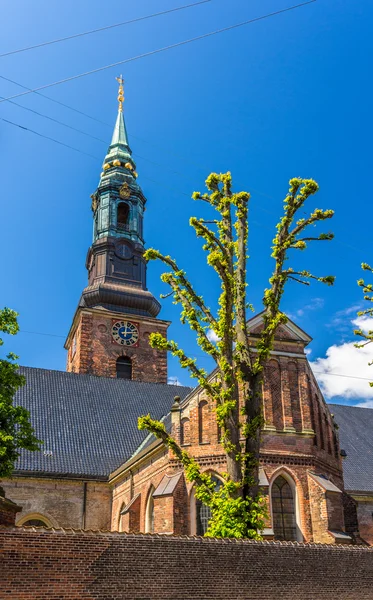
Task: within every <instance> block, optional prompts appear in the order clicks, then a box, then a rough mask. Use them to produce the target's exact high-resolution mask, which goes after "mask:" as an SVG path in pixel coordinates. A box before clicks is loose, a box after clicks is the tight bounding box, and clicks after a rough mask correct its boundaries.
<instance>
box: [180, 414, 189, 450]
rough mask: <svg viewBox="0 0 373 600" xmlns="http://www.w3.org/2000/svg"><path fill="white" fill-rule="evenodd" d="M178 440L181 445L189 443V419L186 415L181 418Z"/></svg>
mask: <svg viewBox="0 0 373 600" xmlns="http://www.w3.org/2000/svg"><path fill="white" fill-rule="evenodd" d="M180 442H181V445H183V444H190V421H189V419H188V418H187V417H185V419H181V423H180Z"/></svg>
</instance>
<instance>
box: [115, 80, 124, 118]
mask: <svg viewBox="0 0 373 600" xmlns="http://www.w3.org/2000/svg"><path fill="white" fill-rule="evenodd" d="M115 79H116V80H117V82H118V83H119V90H118V102H119V112H123V102H124V88H123V84H124V79H123V76H122V75H121V76H120V77H116V78H115Z"/></svg>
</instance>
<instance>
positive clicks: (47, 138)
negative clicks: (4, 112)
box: [0, 117, 98, 160]
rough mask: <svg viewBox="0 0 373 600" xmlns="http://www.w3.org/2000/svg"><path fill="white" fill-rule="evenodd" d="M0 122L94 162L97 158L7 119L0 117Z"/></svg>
mask: <svg viewBox="0 0 373 600" xmlns="http://www.w3.org/2000/svg"><path fill="white" fill-rule="evenodd" d="M0 120H1V121H4V123H9V125H13V126H14V127H18V128H19V129H23V130H24V131H28V132H30V133H33V134H35V135H37V136H39V137H42V138H44V139H46V140H49V141H51V142H54V143H55V144H59V145H60V146H65V148H69V149H70V150H74V151H75V152H79V153H80V154H85V155H86V156H89V157H90V158H94V159H95V160H96V159H97V158H98V157H97V156H93V154H89V153H88V152H84V151H83V150H79V149H78V148H74V146H70V145H69V144H65V142H60V141H59V140H56V139H55V138H52V137H49V136H48V135H44V134H43V133H39V131H35V129H30V128H29V127H25V126H24V125H20V124H19V123H14V122H13V121H9V120H8V119H4V118H2V117H0Z"/></svg>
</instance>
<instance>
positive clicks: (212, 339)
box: [207, 329, 220, 344]
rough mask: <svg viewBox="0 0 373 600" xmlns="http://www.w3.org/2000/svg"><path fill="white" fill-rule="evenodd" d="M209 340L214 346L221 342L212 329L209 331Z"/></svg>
mask: <svg viewBox="0 0 373 600" xmlns="http://www.w3.org/2000/svg"><path fill="white" fill-rule="evenodd" d="M207 338H208V339H209V340H210V342H212V343H213V344H216V342H218V341H219V340H220V338H219V336H218V335H217V334H216V333H215V331H213V330H212V329H209V330H208V332H207Z"/></svg>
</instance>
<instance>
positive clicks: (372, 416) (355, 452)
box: [329, 404, 373, 493]
mask: <svg viewBox="0 0 373 600" xmlns="http://www.w3.org/2000/svg"><path fill="white" fill-rule="evenodd" d="M329 408H330V411H331V413H332V414H334V420H335V422H336V423H337V425H338V427H339V432H338V433H339V440H340V446H341V449H342V450H345V451H346V453H347V457H346V458H344V459H343V475H344V482H345V488H346V490H347V491H349V492H353V491H359V492H369V493H372V492H373V410H372V409H371V408H359V407H357V406H342V405H340V404H329Z"/></svg>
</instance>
